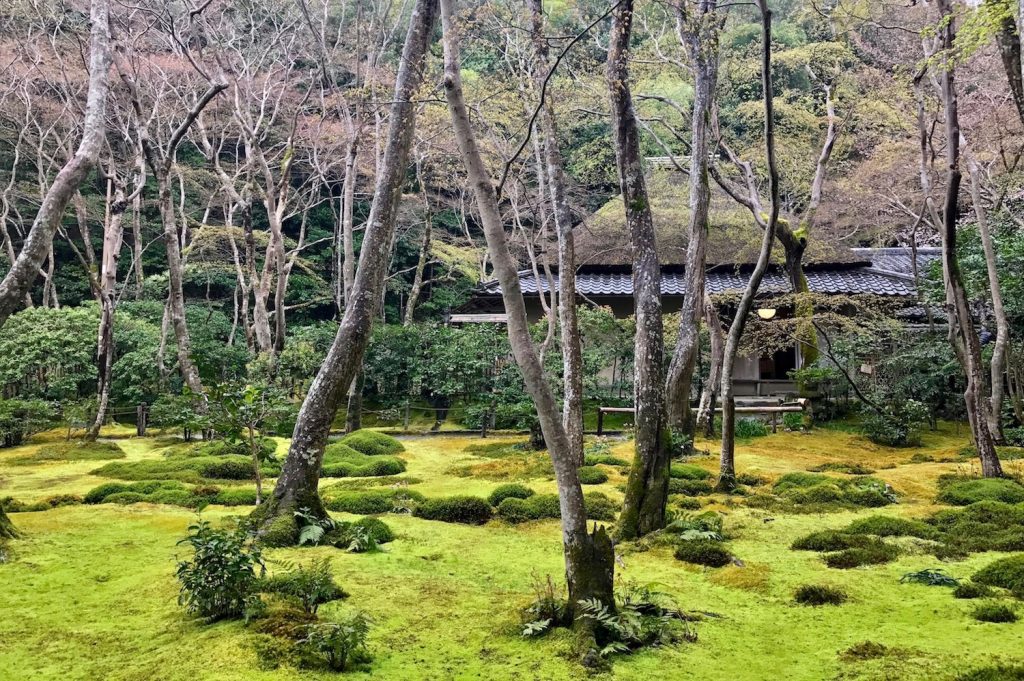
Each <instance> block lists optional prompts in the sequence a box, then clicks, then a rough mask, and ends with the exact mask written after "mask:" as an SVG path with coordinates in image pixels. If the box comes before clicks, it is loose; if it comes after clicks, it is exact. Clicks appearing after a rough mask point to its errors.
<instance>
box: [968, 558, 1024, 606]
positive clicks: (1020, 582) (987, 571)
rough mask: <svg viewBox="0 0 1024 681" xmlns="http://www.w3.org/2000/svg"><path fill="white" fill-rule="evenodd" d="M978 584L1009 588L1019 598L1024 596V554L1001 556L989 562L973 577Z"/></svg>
mask: <svg viewBox="0 0 1024 681" xmlns="http://www.w3.org/2000/svg"><path fill="white" fill-rule="evenodd" d="M971 579H973V580H974V581H975V582H977V583H978V584H986V585H988V586H998V587H1000V588H1003V589H1009V590H1010V591H1012V592H1013V594H1014V595H1015V596H1017V597H1018V598H1024V555H1020V556H1010V557H1009V558H1001V559H999V560H997V561H995V562H994V563H989V564H988V565H986V566H985V567H983V568H982V569H981V570H979V571H978V572H975V573H974V576H973V577H972V578H971Z"/></svg>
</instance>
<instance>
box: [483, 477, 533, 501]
mask: <svg viewBox="0 0 1024 681" xmlns="http://www.w3.org/2000/svg"><path fill="white" fill-rule="evenodd" d="M534 494H535V492H534V491H533V490H532V489H530V488H529V487H527V486H526V485H520V484H519V483H517V482H510V483H507V484H504V485H498V486H497V487H495V488H494V490H493V491H492V492H491V493H490V494H489V495H488V496H487V501H488V502H490V504H491V506H497V505H498V504H500V503H501V502H502V501H504V500H505V499H528V498H530V497H532V496H533V495H534Z"/></svg>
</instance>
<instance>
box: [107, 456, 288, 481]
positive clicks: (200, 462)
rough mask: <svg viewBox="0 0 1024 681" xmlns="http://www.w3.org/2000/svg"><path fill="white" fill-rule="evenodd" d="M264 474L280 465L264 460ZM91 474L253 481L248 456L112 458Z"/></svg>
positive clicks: (276, 470)
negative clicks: (139, 459)
mask: <svg viewBox="0 0 1024 681" xmlns="http://www.w3.org/2000/svg"><path fill="white" fill-rule="evenodd" d="M260 473H261V474H262V475H263V476H264V477H268V478H273V477H277V476H278V475H279V474H280V473H281V468H280V465H279V464H277V463H273V462H265V463H264V464H263V465H262V466H261V467H260ZM92 474H93V475H99V476H101V477H104V478H115V479H118V480H140V481H141V480H177V481H178V482H191V483H201V482H204V481H207V480H221V481H232V480H238V481H243V480H244V481H249V480H255V479H256V475H255V472H254V471H253V467H252V459H251V458H250V457H248V456H240V455H234V454H231V455H225V456H191V457H169V458H166V459H162V460H160V459H157V460H145V461H114V462H111V463H108V464H106V465H105V466H101V467H100V468H97V469H96V470H94V471H92Z"/></svg>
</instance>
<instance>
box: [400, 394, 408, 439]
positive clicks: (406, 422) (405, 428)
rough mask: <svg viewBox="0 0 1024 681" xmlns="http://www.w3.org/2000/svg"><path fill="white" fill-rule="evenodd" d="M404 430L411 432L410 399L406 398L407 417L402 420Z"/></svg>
mask: <svg viewBox="0 0 1024 681" xmlns="http://www.w3.org/2000/svg"><path fill="white" fill-rule="evenodd" d="M402 430H405V431H408V430H409V398H408V397H407V398H405V416H404V417H403V418H402Z"/></svg>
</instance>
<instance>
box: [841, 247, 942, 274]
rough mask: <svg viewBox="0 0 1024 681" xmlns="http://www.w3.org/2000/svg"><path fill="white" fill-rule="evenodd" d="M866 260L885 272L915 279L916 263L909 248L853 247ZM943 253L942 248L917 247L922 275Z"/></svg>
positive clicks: (918, 263)
mask: <svg viewBox="0 0 1024 681" xmlns="http://www.w3.org/2000/svg"><path fill="white" fill-rule="evenodd" d="M850 250H852V251H853V252H854V253H856V254H857V256H858V257H861V258H863V259H864V260H870V261H871V268H872V269H873V270H875V271H877V272H882V273H884V274H893V275H897V276H901V277H905V278H909V279H911V280H913V278H914V264H913V256H912V252H911V250H910V249H909V248H852V249H850ZM941 255H942V249H941V248H935V247H930V246H922V247H920V248H918V249H917V269H918V273H919V274H920V275H921V276H924V275H925V274H927V272H928V268H929V267H930V266H931V264H932V263H933V262H935V261H936V260H938V259H939V257H940V256H941Z"/></svg>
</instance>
